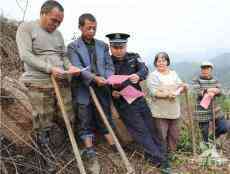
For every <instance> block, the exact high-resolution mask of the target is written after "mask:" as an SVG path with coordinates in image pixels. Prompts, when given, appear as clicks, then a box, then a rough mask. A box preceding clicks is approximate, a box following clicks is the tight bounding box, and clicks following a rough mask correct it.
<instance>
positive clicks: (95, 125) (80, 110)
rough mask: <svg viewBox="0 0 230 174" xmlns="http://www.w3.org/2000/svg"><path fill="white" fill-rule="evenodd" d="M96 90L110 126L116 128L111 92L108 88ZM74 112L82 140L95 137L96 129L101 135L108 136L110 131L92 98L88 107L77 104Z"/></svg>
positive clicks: (96, 88) (95, 88) (97, 88)
mask: <svg viewBox="0 0 230 174" xmlns="http://www.w3.org/2000/svg"><path fill="white" fill-rule="evenodd" d="M94 90H95V93H96V95H97V98H98V100H99V102H100V104H101V106H102V108H103V110H104V112H105V115H106V116H107V119H108V121H109V123H110V125H111V126H112V128H114V123H113V121H112V114H111V107H110V105H111V100H112V99H111V93H110V90H109V89H108V88H106V87H94ZM74 110H75V113H76V125H77V126H76V127H77V130H78V134H79V136H80V138H81V139H82V140H84V139H85V138H87V137H94V133H93V130H94V129H97V130H98V131H99V132H100V133H101V134H108V130H107V128H106V127H105V125H104V123H103V121H102V119H101V117H100V115H99V113H98V111H97V108H96V106H95V105H94V102H93V100H92V98H91V99H90V102H89V104H87V105H85V104H79V103H75V104H74Z"/></svg>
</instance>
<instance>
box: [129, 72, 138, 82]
mask: <svg viewBox="0 0 230 174" xmlns="http://www.w3.org/2000/svg"><path fill="white" fill-rule="evenodd" d="M129 80H130V81H131V83H133V84H136V83H138V82H139V80H140V77H139V76H138V75H137V74H131V75H130V76H129Z"/></svg>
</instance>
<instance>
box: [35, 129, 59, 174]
mask: <svg viewBox="0 0 230 174" xmlns="http://www.w3.org/2000/svg"><path fill="white" fill-rule="evenodd" d="M49 142H50V137H49V129H43V130H41V131H39V132H38V133H37V143H38V146H39V148H40V150H41V152H42V153H43V154H44V155H45V156H46V157H47V158H48V159H49V160H50V161H52V157H51V156H50V151H49V149H48V148H49ZM50 161H47V160H45V159H43V164H44V166H45V168H46V169H47V171H48V172H49V173H54V172H55V170H56V167H55V165H54V164H52V162H50Z"/></svg>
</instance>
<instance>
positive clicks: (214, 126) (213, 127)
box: [212, 98, 216, 147]
mask: <svg viewBox="0 0 230 174" xmlns="http://www.w3.org/2000/svg"><path fill="white" fill-rule="evenodd" d="M212 114H213V115H212V116H213V118H212V129H213V144H214V146H215V147H216V112H215V101H214V98H213V99H212Z"/></svg>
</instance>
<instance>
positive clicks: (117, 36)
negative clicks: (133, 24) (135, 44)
mask: <svg viewBox="0 0 230 174" xmlns="http://www.w3.org/2000/svg"><path fill="white" fill-rule="evenodd" d="M106 37H108V38H109V43H110V45H111V46H123V45H125V44H126V43H127V41H128V38H129V37H130V35H129V34H125V33H111V34H107V35H106Z"/></svg>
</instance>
